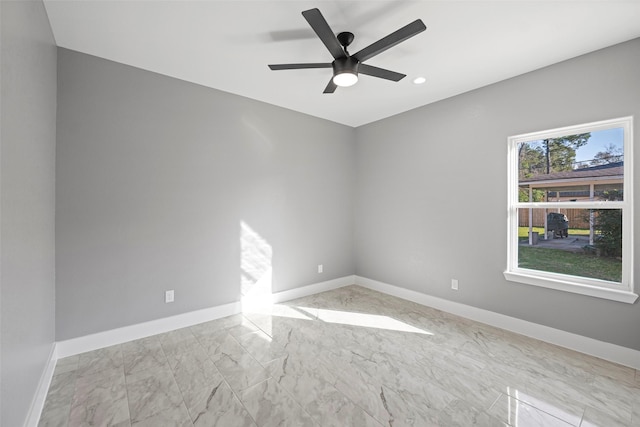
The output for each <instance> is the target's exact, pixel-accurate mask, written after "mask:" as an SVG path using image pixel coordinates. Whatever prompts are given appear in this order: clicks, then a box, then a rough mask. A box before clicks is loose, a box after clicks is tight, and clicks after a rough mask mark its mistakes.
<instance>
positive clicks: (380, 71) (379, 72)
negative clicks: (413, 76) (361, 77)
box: [358, 64, 407, 82]
mask: <svg viewBox="0 0 640 427" xmlns="http://www.w3.org/2000/svg"><path fill="white" fill-rule="evenodd" d="M358 72H359V73H360V74H366V75H368V76H373V77H380V78H381V79H386V80H392V81H394V82H399V81H400V80H402V79H403V78H405V77H407V75H406V74H401V73H396V72H395V71H390V70H385V69H384V68H378V67H374V66H371V65H367V64H360V65H359V66H358Z"/></svg>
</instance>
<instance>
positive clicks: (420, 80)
mask: <svg viewBox="0 0 640 427" xmlns="http://www.w3.org/2000/svg"><path fill="white" fill-rule="evenodd" d="M426 81H427V79H425V78H424V77H416V78H415V79H413V84H416V85H421V84H422V83H424V82H426Z"/></svg>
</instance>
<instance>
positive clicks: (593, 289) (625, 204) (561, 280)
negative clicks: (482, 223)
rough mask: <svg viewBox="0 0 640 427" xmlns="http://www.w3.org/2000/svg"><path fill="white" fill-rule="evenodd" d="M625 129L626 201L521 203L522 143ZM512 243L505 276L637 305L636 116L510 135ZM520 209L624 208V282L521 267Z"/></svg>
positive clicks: (509, 179)
mask: <svg viewBox="0 0 640 427" xmlns="http://www.w3.org/2000/svg"><path fill="white" fill-rule="evenodd" d="M612 128H623V129H624V143H623V144H624V145H623V150H624V169H623V172H624V200H623V201H598V200H593V201H574V202H519V201H518V181H519V174H518V160H519V159H518V144H519V143H521V142H529V141H535V140H541V139H546V138H558V137H561V136H566V135H576V134H580V133H586V132H595V131H599V130H605V129H612ZM508 147H509V148H508V156H509V157H508V163H507V164H508V181H507V187H508V196H507V197H508V220H507V223H508V227H509V228H508V231H507V236H508V242H507V257H508V258H507V270H506V271H505V272H504V277H505V278H506V279H507V280H509V281H513V282H519V283H524V284H527V285H533V286H541V287H544V288H550V289H556V290H560V291H565V292H572V293H576V294H582V295H589V296H592V297H597V298H604V299H609V300H613V301H619V302H626V303H629V304H633V303H634V302H635V301H636V299H637V298H638V295H637V294H635V293H634V288H633V237H634V233H633V194H634V192H633V151H632V150H633V117H622V118H617V119H611V120H603V121H599V122H594V123H585V124H581V125H575V126H567V127H563V128H557V129H551V130H545V131H540V132H533V133H527V134H523V135H516V136H511V137H509V138H508ZM518 208H521V209H522V208H530V209H531V208H533V209H536V208H539V209H550V208H553V209H555V208H581V209H603V208H614V209H621V210H622V230H623V235H624V238H623V239H622V281H621V283H616V282H610V281H606V280H598V279H591V278H587V277H577V276H570V275H566V274H559V273H551V272H547V271H539V270H532V269H527V268H520V267H518V215H517V213H518Z"/></svg>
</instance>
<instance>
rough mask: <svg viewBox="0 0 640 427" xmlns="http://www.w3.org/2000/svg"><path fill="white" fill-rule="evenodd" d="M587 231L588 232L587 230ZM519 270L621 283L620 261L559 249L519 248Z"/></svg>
mask: <svg viewBox="0 0 640 427" xmlns="http://www.w3.org/2000/svg"><path fill="white" fill-rule="evenodd" d="M587 231H588V230H587ZM518 264H519V267H520V268H530V269H532V270H540V271H548V272H552V273H560V274H569V275H572V276H581V277H589V278H592V279H601V280H610V281H612V282H620V281H622V261H620V260H619V259H616V258H606V257H599V256H595V255H589V254H585V253H574V252H569V251H563V250H560V249H548V248H536V247H529V246H520V248H519V252H518Z"/></svg>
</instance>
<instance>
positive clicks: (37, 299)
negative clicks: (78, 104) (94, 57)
mask: <svg viewBox="0 0 640 427" xmlns="http://www.w3.org/2000/svg"><path fill="white" fill-rule="evenodd" d="M0 8H1V12H0V14H1V22H2V25H1V28H2V30H1V34H2V35H1V40H2V47H1V52H0V57H1V59H2V78H1V80H2V83H1V87H2V89H1V98H2V105H1V112H2V113H1V122H2V126H1V128H2V132H1V139H0V140H1V144H2V145H1V149H0V157H1V164H0V171H1V174H0V175H1V176H0V182H1V189H0V194H1V203H2V204H1V210H0V216H1V222H0V227H1V233H0V246H1V250H2V261H1V265H0V270H1V275H0V283H1V286H0V301H1V303H0V305H1V307H0V312H1V315H0V318H1V321H0V322H1V336H0V342H1V345H2V350H1V358H2V359H1V362H2V363H1V365H2V368H1V381H0V382H1V383H2V386H1V389H2V395H1V403H2V407H1V408H0V413H1V414H2V415H1V416H0V424H1V425H3V426H7V427H10V426H20V425H22V424H23V422H24V421H25V418H26V416H27V413H28V411H29V408H30V405H31V402H32V399H33V397H34V395H35V392H36V389H37V386H38V383H39V380H40V377H41V376H42V374H43V372H44V369H45V367H46V363H47V361H48V358H49V355H50V352H51V349H52V345H53V342H54V320H55V317H54V316H55V314H54V309H55V295H54V292H55V284H54V279H55V270H54V267H55V261H54V210H55V192H54V191H55V184H54V179H55V171H54V168H55V135H56V129H55V125H56V47H55V45H54V40H53V35H52V33H51V29H50V27H49V21H48V19H47V15H46V12H45V10H44V5H43V4H42V2H40V1H38V2H31V1H28V2H27V1H21V2H10V1H2V2H0Z"/></svg>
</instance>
